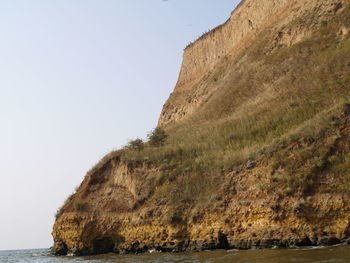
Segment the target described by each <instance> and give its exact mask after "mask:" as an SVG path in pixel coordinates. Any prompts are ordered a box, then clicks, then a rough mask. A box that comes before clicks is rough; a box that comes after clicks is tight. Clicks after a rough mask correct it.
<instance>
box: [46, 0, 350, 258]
mask: <svg viewBox="0 0 350 263" xmlns="http://www.w3.org/2000/svg"><path fill="white" fill-rule="evenodd" d="M349 30H350V6H349V1H345V0H344V1H341V0H334V1H333V0H321V1H320V0H318V1H315V0H295V1H287V0H266V1H259V0H246V1H243V2H242V3H241V4H240V5H239V6H238V7H237V8H236V10H235V11H234V12H233V13H232V15H231V17H230V18H229V20H228V21H227V22H226V23H225V24H223V25H222V26H219V27H218V28H216V29H214V30H213V31H210V32H209V33H207V34H205V35H204V36H202V37H201V38H199V39H198V40H197V41H196V42H194V43H193V44H191V45H189V46H188V47H187V48H186V49H185V52H184V59H183V65H182V69H181V73H180V76H179V80H178V83H177V85H176V87H175V90H174V92H173V93H172V94H171V96H170V98H169V99H168V101H167V103H166V104H165V105H164V108H163V111H162V114H161V116H160V119H159V126H160V127H163V128H164V129H165V131H166V133H167V135H168V137H167V140H166V143H165V144H164V145H158V146H154V145H152V144H150V143H146V144H145V146H144V147H143V148H142V149H127V148H125V149H121V150H118V151H115V152H112V153H110V154H109V155H107V156H106V157H104V158H103V159H102V160H101V161H100V162H99V163H98V164H97V165H96V166H95V167H94V168H93V169H91V170H90V171H89V172H88V173H87V175H86V176H85V178H84V180H83V182H82V184H81V185H80V186H79V187H78V188H77V191H76V192H75V193H74V194H73V195H72V196H70V197H69V198H68V199H67V201H66V202H65V204H64V205H63V206H62V207H61V208H60V210H59V211H58V213H57V217H56V222H55V225H54V228H53V233H52V234H53V237H54V242H55V244H54V247H53V252H54V253H56V254H59V255H66V254H75V255H85V254H98V253H106V252H116V253H135V252H145V251H148V250H150V249H156V250H159V251H185V250H203V249H215V248H221V249H229V248H243V249H246V248H252V247H258V248H262V247H274V246H279V247H289V246H310V245H333V244H338V243H342V242H344V243H346V242H350V241H349V240H350V203H349V201H348V200H349V197H350V145H349V142H350V102H349V100H350V89H349V87H350V74H349V72H350V36H349Z"/></svg>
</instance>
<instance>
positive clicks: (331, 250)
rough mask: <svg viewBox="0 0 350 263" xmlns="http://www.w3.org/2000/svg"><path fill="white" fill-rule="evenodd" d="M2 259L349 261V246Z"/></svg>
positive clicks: (38, 254)
mask: <svg viewBox="0 0 350 263" xmlns="http://www.w3.org/2000/svg"><path fill="white" fill-rule="evenodd" d="M0 262H1V263H8V262H11V263H12V262H13V263H14V262H16V263H17V262H18V263H22V262H27V263H34V262H35V263H76V262H84V263H112V262H118V263H180V262H181V263H182V262H183V263H231V262H232V263H350V246H336V247H327V248H306V249H266V250H245V251H242V250H240V251H238V250H230V251H223V250H220V251H207V252H198V253H146V254H139V255H115V254H107V255H100V256H91V257H55V256H52V255H50V252H49V250H48V249H33V250H12V251H0Z"/></svg>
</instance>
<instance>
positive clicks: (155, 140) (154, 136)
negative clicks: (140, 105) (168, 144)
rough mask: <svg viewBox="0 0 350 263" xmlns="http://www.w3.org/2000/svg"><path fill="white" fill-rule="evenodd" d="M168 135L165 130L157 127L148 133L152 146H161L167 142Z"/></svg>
mask: <svg viewBox="0 0 350 263" xmlns="http://www.w3.org/2000/svg"><path fill="white" fill-rule="evenodd" d="M167 137H168V135H167V134H166V133H165V131H164V130H163V129H162V128H160V127H157V128H155V129H154V130H153V131H152V132H151V133H149V134H148V142H149V144H150V145H151V146H155V147H160V146H163V145H164V144H165V141H166V139H167Z"/></svg>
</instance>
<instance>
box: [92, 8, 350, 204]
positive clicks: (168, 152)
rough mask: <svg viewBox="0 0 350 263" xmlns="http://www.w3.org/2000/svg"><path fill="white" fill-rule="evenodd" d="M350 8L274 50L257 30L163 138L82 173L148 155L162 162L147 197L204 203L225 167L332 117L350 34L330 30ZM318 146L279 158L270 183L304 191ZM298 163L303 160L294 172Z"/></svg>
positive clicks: (348, 93)
mask: <svg viewBox="0 0 350 263" xmlns="http://www.w3.org/2000/svg"><path fill="white" fill-rule="evenodd" d="M349 14H350V11H349V8H347V9H346V10H345V11H344V12H343V14H342V15H340V16H339V17H336V18H334V19H333V20H332V21H329V22H327V23H324V24H322V25H321V26H320V28H319V30H318V31H316V32H315V33H314V34H313V35H312V36H310V38H309V39H306V40H304V41H303V42H299V43H298V44H295V45H293V46H291V47H287V46H278V47H277V48H275V49H274V50H273V51H271V43H270V41H269V40H271V39H273V37H274V35H273V33H271V32H270V31H269V30H267V31H265V32H262V33H261V35H260V36H258V37H257V39H258V41H256V42H255V43H254V45H253V46H251V47H249V48H248V49H246V50H244V51H243V52H242V54H240V55H239V56H238V57H237V58H236V59H234V60H232V59H226V60H223V61H222V64H221V65H218V66H217V67H216V69H215V70H213V72H211V73H210V74H209V75H206V76H205V77H204V78H205V81H204V80H203V81H200V82H199V84H198V83H197V84H196V85H199V86H198V87H197V88H196V89H197V90H201V89H202V90H207V89H209V90H210V89H211V90H215V92H213V94H211V96H209V99H208V100H207V101H206V102H205V103H203V104H202V106H200V107H199V108H198V109H197V111H196V112H195V113H194V114H193V115H192V116H191V117H190V118H188V119H186V120H183V121H181V122H179V123H177V124H175V125H173V126H171V127H167V129H166V133H167V138H166V142H165V144H164V145H163V146H161V147H153V146H151V145H150V144H149V143H145V145H144V147H143V149H141V150H137V151H136V150H132V149H123V150H121V151H116V152H112V153H110V154H109V155H108V156H106V157H105V158H104V159H103V160H102V161H101V162H100V163H99V164H98V165H97V166H96V167H95V168H93V169H92V170H91V171H90V172H89V174H92V173H93V172H94V171H96V169H99V168H101V167H103V165H105V164H106V162H108V161H109V160H110V159H111V158H116V157H118V158H119V156H120V158H122V160H127V161H137V162H151V163H153V164H155V165H157V166H158V167H160V170H161V174H160V175H159V177H158V178H157V179H156V180H155V187H158V190H157V191H156V192H155V195H154V196H153V200H155V201H157V200H161V199H162V198H163V200H164V199H166V200H168V201H169V202H171V203H173V204H175V203H181V202H184V201H186V202H187V203H191V202H199V203H206V202H209V201H208V200H211V199H212V198H215V193H216V191H217V189H218V185H219V184H220V182H221V180H222V173H223V172H224V171H226V172H227V171H230V170H232V169H233V168H234V167H235V166H238V165H240V164H242V163H243V162H246V161H247V160H248V159H254V158H256V157H257V156H259V155H260V154H262V153H266V152H268V151H273V149H276V147H278V145H279V144H281V143H283V142H285V141H286V140H287V141H288V140H289V141H293V140H297V138H299V137H301V136H306V137H310V136H311V137H312V136H319V134H320V132H321V131H322V129H323V128H324V127H325V126H328V125H329V124H330V123H331V121H330V120H329V116H330V115H329V111H330V110H331V109H333V108H335V107H337V105H339V104H340V103H343V102H344V101H345V100H348V99H349V98H350V90H349V87H350V74H349V72H350V63H349V61H350V39H349V38H347V39H339V37H338V35H337V32H338V26H339V25H340V24H349V23H350V22H349V21H348V18H347V17H348V16H349ZM309 22H310V21H308V20H303V19H299V20H298V21H294V22H292V23H291V24H290V27H293V26H300V25H303V26H305V27H307V26H310V25H308V24H307V23H309ZM349 26H350V25H349ZM314 139H317V138H314ZM321 149H322V147H320V148H319V149H318V148H317V149H315V151H316V153H315V154H311V155H310V153H312V152H307V153H303V152H300V156H297V157H295V159H286V160H285V161H284V162H280V163H279V164H278V165H280V166H283V168H284V170H285V171H287V172H286V173H287V176H284V177H283V178H282V177H281V178H280V177H279V175H276V177H275V178H274V179H273V180H272V181H271V185H274V186H276V187H277V186H278V185H284V186H285V187H284V191H285V194H287V195H288V194H294V193H295V192H307V191H308V188H309V187H308V186H309V185H311V184H313V183H315V181H316V180H317V178H316V177H314V174H317V172H316V171H318V170H319V169H323V167H324V165H325V163H328V162H329V161H328V160H327V158H330V156H329V154H330V153H329V151H325V152H323V153H321V152H320V153H318V152H317V151H318V150H320V151H321ZM303 154H305V155H303ZM274 158H275V159H276V158H277V159H278V158H280V157H278V155H276V156H275V157H274ZM346 160H347V159H346ZM333 161H334V160H333ZM275 162H276V163H278V160H277V161H276V160H275ZM341 163H342V164H341V165H344V167H343V168H342V166H341V165H340V164H339V165H338V166H337V167H338V168H337V169H340V170H342V169H345V170H346V171H348V170H347V169H348V168H349V167H348V166H347V163H348V162H347V161H343V162H341ZM276 165H277V164H276ZM298 165H299V166H306V167H308V168H307V169H306V170H305V171H303V173H298V177H295V176H293V175H294V174H295V171H297V170H298V171H299V166H298ZM174 186H176V187H174Z"/></svg>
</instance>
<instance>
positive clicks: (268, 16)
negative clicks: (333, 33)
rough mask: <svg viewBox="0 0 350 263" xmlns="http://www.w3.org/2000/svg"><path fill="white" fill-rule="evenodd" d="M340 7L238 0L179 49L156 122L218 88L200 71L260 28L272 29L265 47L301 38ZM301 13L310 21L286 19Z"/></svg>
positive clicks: (312, 1)
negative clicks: (171, 85) (174, 76)
mask: <svg viewBox="0 0 350 263" xmlns="http://www.w3.org/2000/svg"><path fill="white" fill-rule="evenodd" d="M342 8H343V2H342V1H337V0H335V1H331V0H327V1H318V0H308V1H301V0H299V1H294V0H293V1H290V0H273V1H272V0H271V1H270V0H269V1H252V0H247V1H242V2H241V4H240V5H239V6H238V7H237V8H236V10H235V11H234V12H232V14H231V17H230V18H229V19H228V20H227V22H226V23H224V24H223V25H220V26H218V27H217V28H215V29H214V30H212V31H210V32H208V33H207V34H205V35H203V36H202V37H201V38H199V39H198V40H197V41H196V42H194V43H192V44H190V45H189V46H188V47H187V48H186V49H185V52H184V55H183V62H182V67H181V71H180V76H179V79H178V82H177V85H176V87H175V90H174V92H173V93H172V94H171V96H170V98H169V99H168V101H167V102H166V104H165V105H164V107H163V110H162V113H161V115H160V118H159V123H158V124H159V125H160V126H163V127H165V126H167V125H170V124H172V123H175V122H177V121H180V120H182V119H184V118H188V117H190V116H191V114H192V113H193V112H194V111H196V109H197V108H198V107H199V106H200V105H201V104H203V103H205V102H206V100H207V99H208V98H209V97H210V96H212V94H213V93H215V90H216V88H218V87H212V86H211V87H207V85H206V84H207V83H206V76H208V74H210V73H211V71H212V70H213V69H214V68H215V67H217V66H218V64H220V63H223V62H225V60H226V61H227V60H233V59H234V58H235V57H236V56H238V55H239V54H240V53H241V52H242V50H244V49H246V48H247V47H249V46H250V45H251V44H252V42H254V41H257V38H258V37H259V33H260V32H262V31H263V30H266V29H267V28H268V29H269V30H271V31H274V32H275V38H274V39H271V42H273V45H274V46H271V48H276V47H278V46H279V45H287V46H290V45H293V44H295V43H297V42H299V41H301V40H303V39H305V38H307V36H309V35H310V34H311V33H312V31H313V30H315V27H317V25H319V24H320V23H321V22H322V21H326V20H328V19H330V16H331V15H332V14H334V13H336V12H340V11H341V9H342ZM305 16H313V19H314V21H313V24H312V25H308V26H307V27H306V26H305V25H300V24H295V25H291V24H290V22H291V21H293V20H296V19H299V18H301V17H305ZM216 86H217V85H216Z"/></svg>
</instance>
